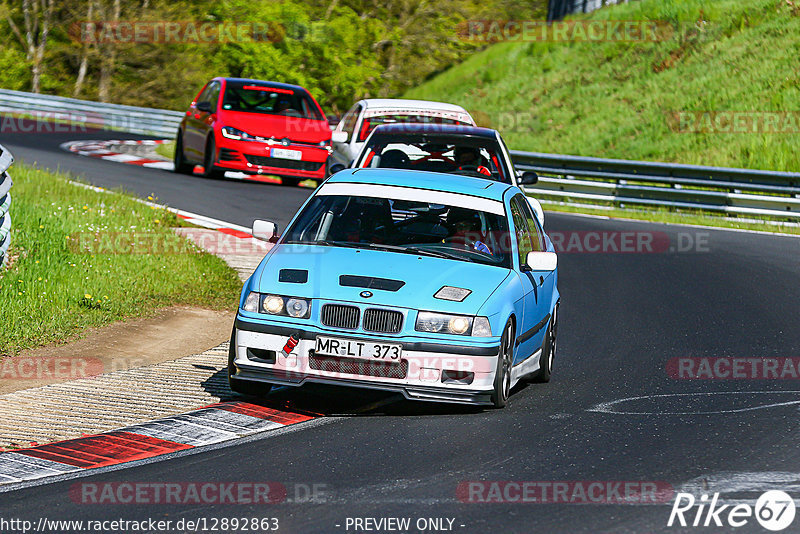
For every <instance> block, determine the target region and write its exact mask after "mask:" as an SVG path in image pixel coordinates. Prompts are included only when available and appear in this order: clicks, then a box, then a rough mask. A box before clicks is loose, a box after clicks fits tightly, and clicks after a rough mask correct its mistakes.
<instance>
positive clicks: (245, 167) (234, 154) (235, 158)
mask: <svg viewBox="0 0 800 534" xmlns="http://www.w3.org/2000/svg"><path fill="white" fill-rule="evenodd" d="M223 139H224V140H223V141H220V143H219V152H218V154H217V163H216V166H217V167H219V168H222V169H226V170H231V171H239V172H245V173H248V174H270V175H277V176H290V177H297V178H313V179H324V178H325V172H326V169H325V167H326V162H327V161H328V155H329V151H328V150H327V149H325V148H323V147H317V146H312V145H295V144H292V145H288V146H283V145H269V144H266V143H258V142H254V141H237V140H234V139H226V138H223ZM272 148H286V149H290V150H297V151H300V152H302V156H301V159H300V160H291V159H284V158H273V157H271V149H272Z"/></svg>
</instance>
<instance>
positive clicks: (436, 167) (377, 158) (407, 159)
mask: <svg viewBox="0 0 800 534" xmlns="http://www.w3.org/2000/svg"><path fill="white" fill-rule="evenodd" d="M354 166H355V167H369V168H382V169H409V170H418V171H428V172H445V173H450V174H461V175H466V176H474V177H477V178H486V179H490V180H495V181H498V182H503V183H511V170H510V169H509V168H508V166H507V165H506V163H505V159H504V157H503V153H502V151H501V150H500V145H499V143H498V142H497V141H496V140H494V139H491V138H486V137H478V136H468V135H453V134H447V135H443V134H431V133H425V134H419V133H411V132H409V133H394V132H392V133H382V132H380V131H378V132H375V134H374V135H373V136H372V137H371V138H370V139H369V141H368V143H367V144H366V145H365V146H364V148H363V149H362V150H361V154H360V155H359V157H358V159H357V161H356V163H355V165H354Z"/></svg>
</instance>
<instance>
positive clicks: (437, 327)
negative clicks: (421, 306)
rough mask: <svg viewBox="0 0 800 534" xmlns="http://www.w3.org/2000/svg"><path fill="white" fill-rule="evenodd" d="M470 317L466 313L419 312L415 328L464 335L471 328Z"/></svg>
mask: <svg viewBox="0 0 800 534" xmlns="http://www.w3.org/2000/svg"><path fill="white" fill-rule="evenodd" d="M472 320H473V318H472V317H469V316H467V315H447V314H444V313H433V312H424V311H422V312H419V313H418V314H417V323H416V325H415V329H416V330H418V331H419V332H441V333H443V334H456V335H465V334H469V331H470V329H471V328H472Z"/></svg>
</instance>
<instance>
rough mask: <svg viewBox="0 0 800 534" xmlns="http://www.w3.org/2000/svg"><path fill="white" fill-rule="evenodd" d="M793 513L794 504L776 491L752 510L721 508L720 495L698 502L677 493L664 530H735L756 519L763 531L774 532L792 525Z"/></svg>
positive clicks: (739, 506)
mask: <svg viewBox="0 0 800 534" xmlns="http://www.w3.org/2000/svg"><path fill="white" fill-rule="evenodd" d="M695 508H696V510H695ZM795 512H796V510H795V504H794V500H792V498H791V497H790V496H789V494H788V493H786V492H783V491H778V490H772V491H767V492H765V493H763V494H762V495H761V496H760V497H759V498H758V500H757V501H756V504H755V506H751V505H750V504H736V505H731V504H720V503H719V493H715V494H714V495H713V496H712V497H711V498H710V499H709V496H708V495H701V496H700V499H699V500H696V499H695V497H694V495H692V494H691V493H678V495H677V496H676V497H675V502H674V503H673V504H672V512H671V513H670V514H669V521H667V526H668V527H671V526H673V525H674V526H681V527H686V526H692V527H733V528H737V527H742V526H744V525H746V524H748V523H749V522H750V520H752V519H753V518H755V519H756V521H758V523H759V524H760V525H761V526H762V527H764V528H765V529H767V530H771V531H774V532H777V531H780V530H784V529H785V528H787V527H788V526H789V525H791V524H792V521H794V515H795Z"/></svg>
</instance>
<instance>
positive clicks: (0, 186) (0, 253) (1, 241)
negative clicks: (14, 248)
mask: <svg viewBox="0 0 800 534" xmlns="http://www.w3.org/2000/svg"><path fill="white" fill-rule="evenodd" d="M12 163H14V157H13V156H12V155H11V152H9V151H8V149H7V148H6V147H4V146H2V145H0V268H2V267H3V265H5V262H6V253H7V252H8V245H9V244H10V243H11V213H9V209H10V208H11V193H10V192H9V191H10V190H11V184H12V182H11V176H10V175H9V174H8V168H9V167H11V164H12Z"/></svg>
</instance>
